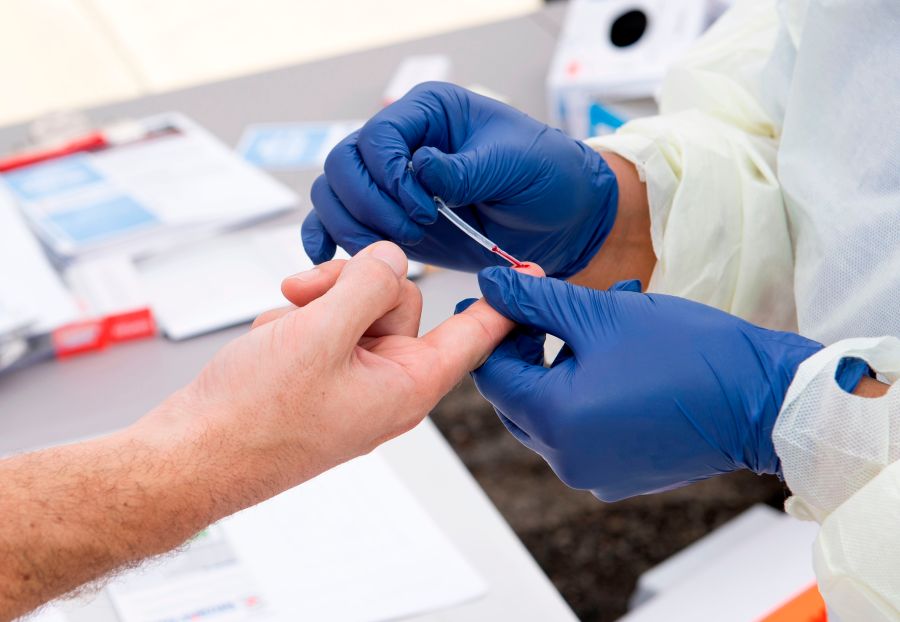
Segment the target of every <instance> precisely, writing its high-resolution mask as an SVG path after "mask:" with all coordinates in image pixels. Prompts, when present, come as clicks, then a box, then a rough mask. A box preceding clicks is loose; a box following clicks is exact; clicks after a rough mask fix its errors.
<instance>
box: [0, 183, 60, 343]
mask: <svg viewBox="0 0 900 622" xmlns="http://www.w3.org/2000/svg"><path fill="white" fill-rule="evenodd" d="M77 317H78V308H77V306H76V304H75V301H74V300H73V299H72V297H71V296H70V295H69V292H68V291H67V290H66V288H65V287H64V286H63V283H62V281H61V280H60V278H59V276H58V275H57V274H56V272H55V271H54V270H53V267H52V266H51V265H50V263H49V262H48V261H47V258H46V256H45V255H44V253H43V250H42V249H41V247H40V245H39V244H38V243H37V241H36V240H35V239H34V236H33V235H32V234H31V231H30V230H29V228H28V226H27V225H26V224H25V220H24V219H23V218H22V216H21V214H20V213H19V210H18V207H17V206H16V203H15V201H14V200H13V198H12V196H10V194H9V193H8V192H7V190H6V188H4V187H3V185H2V184H0V337H2V335H3V334H6V333H10V332H14V331H15V332H19V331H22V330H24V331H25V332H27V333H29V334H43V333H47V332H50V331H51V330H53V329H54V328H56V327H57V326H60V325H62V324H65V323H67V322H71V321H72V320H74V319H75V318H77Z"/></svg>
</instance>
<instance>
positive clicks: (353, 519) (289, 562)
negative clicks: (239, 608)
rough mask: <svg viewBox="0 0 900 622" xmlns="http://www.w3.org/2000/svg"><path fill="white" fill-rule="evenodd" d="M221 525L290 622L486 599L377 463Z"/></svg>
mask: <svg viewBox="0 0 900 622" xmlns="http://www.w3.org/2000/svg"><path fill="white" fill-rule="evenodd" d="M223 525H224V529H225V532H226V533H227V534H228V535H229V536H230V537H231V541H232V543H233V544H234V546H235V549H236V550H237V552H238V555H239V556H240V557H241V559H243V560H244V561H245V563H246V564H247V566H248V568H250V570H251V571H252V574H253V576H254V577H256V578H257V579H258V580H259V583H260V585H262V586H264V591H265V593H266V595H267V597H268V599H269V602H270V603H271V605H272V609H273V610H274V611H276V612H277V613H278V614H279V615H280V616H281V617H283V618H284V619H285V620H292V621H293V620H329V622H376V621H380V620H389V619H395V618H400V617H404V616H409V615H413V614H416V613H421V612H425V611H431V610H435V609H439V608H443V607H447V606H450V605H454V604H459V603H462V602H465V601H468V600H472V599H474V598H477V597H479V596H481V595H483V594H484V593H485V591H486V586H485V583H484V581H483V580H482V579H481V577H480V576H479V575H478V574H477V573H476V571H475V570H474V569H473V568H472V567H471V566H470V565H469V564H468V562H466V560H465V559H464V558H463V557H462V556H461V555H460V554H459V552H458V551H457V550H456V549H455V547H454V546H453V545H452V544H451V542H450V541H449V540H448V539H447V537H446V536H445V535H444V534H443V533H442V532H441V531H440V529H439V528H438V527H437V526H436V525H435V524H434V522H433V521H432V520H431V518H430V517H429V516H428V514H427V513H426V512H425V510H424V509H422V507H421V506H420V505H419V504H418V502H416V500H415V498H414V497H413V496H412V495H411V494H410V492H409V491H408V490H407V489H406V488H405V486H404V485H403V484H402V483H401V482H400V480H399V479H398V478H397V477H396V476H395V475H394V473H393V472H392V471H391V469H390V467H389V466H388V465H387V463H386V462H384V461H383V460H382V459H381V458H380V457H379V456H378V455H377V453H376V454H371V455H368V456H364V457H362V458H357V459H356V460H353V461H351V462H349V463H347V464H345V465H342V466H340V467H338V468H336V469H334V470H332V471H330V472H328V473H325V474H324V475H321V476H319V477H318V478H316V479H314V480H312V481H310V482H307V483H306V484H304V485H303V486H300V487H298V488H295V489H293V490H291V491H288V492H286V493H284V494H282V495H279V496H278V497H275V498H274V499H272V500H270V501H267V502H266V503H264V504H262V505H261V506H259V507H257V508H254V509H251V510H248V511H245V512H242V513H240V514H237V515H236V516H234V517H232V518H230V519H228V520H226V521H225V522H224V523H223Z"/></svg>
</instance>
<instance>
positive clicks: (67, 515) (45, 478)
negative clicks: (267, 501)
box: [0, 405, 232, 620]
mask: <svg viewBox="0 0 900 622" xmlns="http://www.w3.org/2000/svg"><path fill="white" fill-rule="evenodd" d="M161 408H172V406H171V405H170V406H163V407H161ZM154 416H155V417H156V421H157V422H159V423H163V422H167V421H168V420H169V419H167V418H172V420H174V417H175V416H176V415H175V413H166V412H163V413H156V412H155V413H154V414H153V415H151V417H150V419H151V420H152V419H153V417H154ZM153 425H154V424H153V422H152V421H151V422H150V424H149V426H148V422H142V423H140V424H139V426H141V427H139V428H138V429H139V430H140V432H139V433H136V432H135V429H134V428H132V429H129V430H125V431H123V432H120V433H117V434H114V435H112V436H109V437H106V438H102V439H97V440H93V441H88V442H84V443H78V444H75V445H70V446H65V447H59V448H53V449H47V450H43V451H38V452H35V453H31V454H25V455H21V456H16V457H12V458H8V459H5V460H2V461H0V490H2V494H0V516H2V521H0V619H2V620H10V619H12V618H15V617H17V616H19V615H22V614H24V613H26V612H28V611H30V610H32V609H34V608H36V607H38V606H39V605H41V604H43V603H45V602H47V601H49V600H52V599H53V598H56V597H58V596H60V595H63V594H65V593H67V592H70V591H72V590H74V589H75V588H77V587H78V586H80V585H82V584H84V583H87V582H91V581H95V580H96V579H99V578H101V577H103V576H104V575H106V574H108V573H110V572H111V571H113V570H115V569H117V568H121V567H123V566H128V565H133V564H135V563H136V562H138V561H139V560H141V559H143V558H145V557H148V556H152V555H156V554H160V553H163V552H165V551H168V550H170V549H172V548H174V547H176V546H178V545H179V544H181V543H182V542H184V541H185V540H186V539H188V538H189V537H190V536H191V535H193V534H194V533H195V532H197V531H198V530H200V529H201V528H203V527H204V526H206V525H207V524H209V523H210V522H212V521H213V520H215V519H216V518H217V517H218V516H220V515H222V514H223V512H225V511H227V510H225V509H224V508H229V507H230V505H232V504H229V503H228V500H225V499H219V498H216V495H215V494H214V493H213V490H215V489H216V487H214V486H213V485H212V483H211V482H210V481H209V479H210V478H209V477H208V476H207V475H206V474H207V473H208V471H206V470H205V469H203V468H202V465H198V464H197V463H198V459H197V457H196V455H197V449H198V448H197V446H196V443H197V438H199V437H197V436H196V435H193V434H189V433H188V434H186V433H184V432H185V431H184V430H182V429H180V428H179V427H178V426H173V429H169V430H162V429H159V430H158V433H157V431H154V430H153V429H152V428H153ZM148 431H149V432H150V433H149V434H148V433H147V432H148ZM167 434H168V435H170V436H169V438H170V439H171V440H164V439H166V438H167ZM201 462H202V461H201Z"/></svg>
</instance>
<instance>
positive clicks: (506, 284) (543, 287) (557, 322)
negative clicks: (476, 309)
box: [478, 267, 591, 351]
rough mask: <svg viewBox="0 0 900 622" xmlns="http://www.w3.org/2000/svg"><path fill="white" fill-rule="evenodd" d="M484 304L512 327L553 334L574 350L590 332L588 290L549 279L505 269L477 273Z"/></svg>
mask: <svg viewBox="0 0 900 622" xmlns="http://www.w3.org/2000/svg"><path fill="white" fill-rule="evenodd" d="M478 285H479V286H480V287H481V293H482V294H484V299H485V301H486V302H487V303H488V304H489V305H491V306H492V307H493V308H494V309H495V310H496V311H497V312H498V313H500V314H501V315H503V316H504V317H506V318H509V319H510V320H512V321H513V322H515V323H516V324H522V325H524V326H530V327H531V328H536V329H538V330H540V331H543V332H545V333H550V334H551V335H555V336H557V337H559V338H560V339H562V340H563V341H565V342H566V343H567V344H569V345H570V346H572V348H573V349H574V350H576V351H577V350H578V344H579V343H583V341H584V336H585V333H586V332H588V331H589V330H590V322H589V319H588V318H587V317H586V312H587V311H589V310H590V306H591V300H590V293H591V290H588V289H585V288H583V287H577V286H575V285H571V284H570V283H566V282H565V281H560V280H559V279H553V278H542V279H539V278H535V277H532V276H528V275H525V274H521V273H519V272H516V271H515V270H509V269H508V268H498V267H491V268H485V269H484V270H482V271H481V272H479V273H478Z"/></svg>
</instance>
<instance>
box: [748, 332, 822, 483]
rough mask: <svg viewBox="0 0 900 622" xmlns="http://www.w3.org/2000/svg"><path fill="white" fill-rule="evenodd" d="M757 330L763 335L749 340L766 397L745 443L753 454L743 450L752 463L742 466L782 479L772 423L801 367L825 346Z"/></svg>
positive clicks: (811, 341) (773, 424)
mask: <svg viewBox="0 0 900 622" xmlns="http://www.w3.org/2000/svg"><path fill="white" fill-rule="evenodd" d="M757 330H759V331H761V333H762V334H761V335H758V336H757V337H756V339H754V340H752V341H753V343H754V347H755V348H756V351H757V352H756V353H757V359H758V360H759V363H760V365H761V366H762V368H763V370H762V371H763V373H764V374H765V376H766V379H767V381H768V390H769V395H768V396H767V397H766V399H763V400H762V401H761V402H760V407H759V412H757V413H755V415H754V417H755V422H754V423H755V425H754V426H752V429H754V430H756V435H755V438H753V439H748V440H749V442H750V443H751V444H752V446H753V447H755V449H756V451H755V452H754V451H753V447H745V455H746V456H750V457H751V460H748V461H747V463H746V464H744V465H743V466H745V467H747V468H748V469H750V470H752V471H754V472H755V473H757V474H760V475H762V474H764V473H768V474H774V475H777V476H778V477H779V478H782V479H783V475H782V471H781V461H780V460H779V458H778V454H776V453H775V445H774V442H773V441H772V431H773V429H774V428H775V421H776V420H777V419H778V413H779V412H780V411H781V406H782V404H783V403H784V398H785V396H786V395H787V391H788V387H789V386H790V385H791V382H792V381H793V380H794V376H795V375H796V374H797V369H798V368H799V367H800V364H801V363H803V361H805V360H806V359H808V358H809V357H811V356H812V355H814V354H815V353H816V352H818V351H819V350H821V349H822V348H824V346H823V345H822V344H821V343H819V342H817V341H813V340H812V339H807V338H806V337H802V336H800V335H797V334H794V333H785V332H780V331H772V330H767V329H764V328H757Z"/></svg>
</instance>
